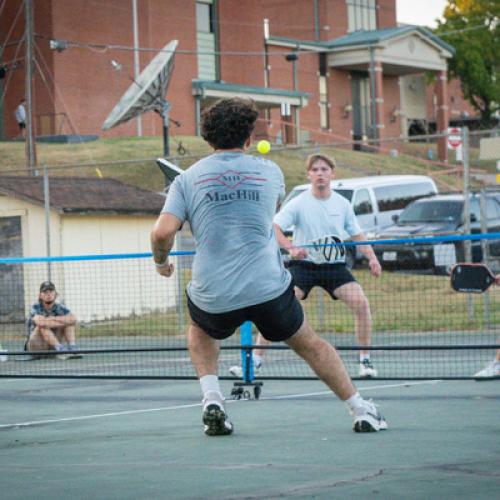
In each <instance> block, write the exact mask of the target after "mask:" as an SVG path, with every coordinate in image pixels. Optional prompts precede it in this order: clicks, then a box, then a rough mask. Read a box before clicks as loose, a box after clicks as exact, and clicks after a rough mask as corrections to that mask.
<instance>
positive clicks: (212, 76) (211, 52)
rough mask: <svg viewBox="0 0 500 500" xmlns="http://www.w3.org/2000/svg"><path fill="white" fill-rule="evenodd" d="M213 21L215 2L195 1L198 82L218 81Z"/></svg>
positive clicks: (217, 61)
mask: <svg viewBox="0 0 500 500" xmlns="http://www.w3.org/2000/svg"><path fill="white" fill-rule="evenodd" d="M215 20H216V16H215V1H214V0H199V1H197V2H196V42H197V49H198V78H199V79H200V80H218V79H219V60H218V57H219V56H218V55H217V54H216V52H217V36H216V26H215Z"/></svg>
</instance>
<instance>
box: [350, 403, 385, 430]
mask: <svg viewBox="0 0 500 500" xmlns="http://www.w3.org/2000/svg"><path fill="white" fill-rule="evenodd" d="M352 413H353V414H354V427H353V430H354V432H378V431H385V430H386V429H387V422H386V420H385V418H384V417H383V416H382V415H381V414H380V412H379V411H378V409H377V407H376V406H375V404H374V403H373V402H372V401H371V400H369V401H367V400H364V405H363V406H362V407H361V408H358V409H357V410H355V411H354V412H352Z"/></svg>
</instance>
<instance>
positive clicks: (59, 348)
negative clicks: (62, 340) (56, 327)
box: [56, 344, 70, 361]
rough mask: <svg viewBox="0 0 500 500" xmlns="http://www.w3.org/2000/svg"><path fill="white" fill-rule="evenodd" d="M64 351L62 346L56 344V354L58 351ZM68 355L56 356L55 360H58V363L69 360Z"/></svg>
mask: <svg viewBox="0 0 500 500" xmlns="http://www.w3.org/2000/svg"><path fill="white" fill-rule="evenodd" d="M65 350H66V349H65V348H64V346H63V345H62V344H58V345H57V346H56V352H60V351H65ZM69 356H70V355H69V354H66V353H61V354H56V359H58V360H59V361H66V360H67V359H69Z"/></svg>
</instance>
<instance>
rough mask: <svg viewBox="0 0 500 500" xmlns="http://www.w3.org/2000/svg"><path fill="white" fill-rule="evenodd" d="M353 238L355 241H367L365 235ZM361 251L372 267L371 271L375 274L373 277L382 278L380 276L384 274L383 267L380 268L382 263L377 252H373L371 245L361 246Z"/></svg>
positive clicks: (357, 235)
mask: <svg viewBox="0 0 500 500" xmlns="http://www.w3.org/2000/svg"><path fill="white" fill-rule="evenodd" d="M351 238H352V239H353V240H354V241H367V240H366V236H365V235H364V233H359V234H356V235H355V236H352V237H351ZM359 249H360V251H361V252H362V253H363V254H364V255H365V257H366V258H367V259H368V265H369V267H370V271H371V273H372V274H373V276H375V277H378V276H380V274H381V273H382V267H381V266H380V262H379V261H378V259H377V256H376V255H375V252H374V251H373V248H372V247H371V245H359Z"/></svg>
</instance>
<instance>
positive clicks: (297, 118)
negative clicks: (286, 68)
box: [285, 52, 300, 145]
mask: <svg viewBox="0 0 500 500" xmlns="http://www.w3.org/2000/svg"><path fill="white" fill-rule="evenodd" d="M285 59H286V60H287V61H289V62H291V63H292V72H293V90H295V91H297V90H298V77H297V61H298V59H299V56H298V54H296V53H295V52H292V53H290V54H287V55H286V56H285ZM294 117H295V142H296V143H297V145H300V116H299V110H298V107H295V110H294Z"/></svg>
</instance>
